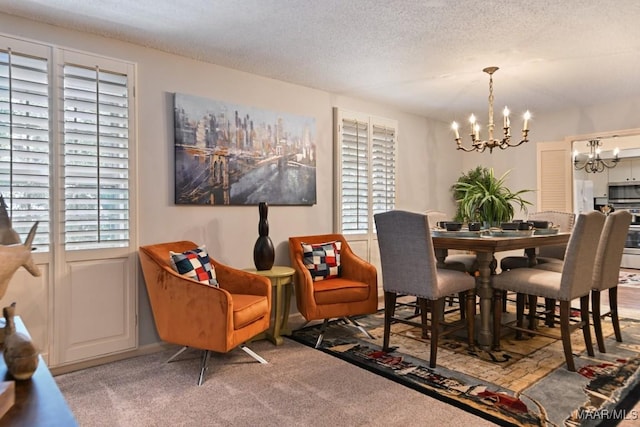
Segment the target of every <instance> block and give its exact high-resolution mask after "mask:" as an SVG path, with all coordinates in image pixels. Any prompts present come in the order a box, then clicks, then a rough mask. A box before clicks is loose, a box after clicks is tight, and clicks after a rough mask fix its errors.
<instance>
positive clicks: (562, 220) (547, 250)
mask: <svg viewBox="0 0 640 427" xmlns="http://www.w3.org/2000/svg"><path fill="white" fill-rule="evenodd" d="M527 219H528V220H529V221H551V222H552V223H553V226H554V227H558V228H559V231H560V232H562V233H567V232H571V230H572V229H573V225H574V224H575V221H576V215H575V214H574V213H573V212H561V211H540V212H532V213H530V214H529V215H528V217H527ZM566 248H567V246H566V245H552V246H542V247H540V248H539V250H538V256H539V257H547V258H557V259H564V254H565V251H566Z"/></svg>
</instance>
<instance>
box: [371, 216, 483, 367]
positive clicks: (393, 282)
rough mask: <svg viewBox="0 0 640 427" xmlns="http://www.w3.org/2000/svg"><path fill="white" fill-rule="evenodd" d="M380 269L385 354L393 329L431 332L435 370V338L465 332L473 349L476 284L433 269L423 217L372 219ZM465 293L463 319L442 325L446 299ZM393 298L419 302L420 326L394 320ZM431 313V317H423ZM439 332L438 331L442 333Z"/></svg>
mask: <svg viewBox="0 0 640 427" xmlns="http://www.w3.org/2000/svg"><path fill="white" fill-rule="evenodd" d="M374 220H375V224H376V230H377V234H378V246H379V248H380V261H381V265H382V281H383V283H382V286H383V289H384V338H383V344H382V348H383V350H385V351H388V350H389V338H390V332H391V324H392V323H405V324H409V325H412V326H418V327H420V328H422V330H423V332H426V331H427V323H430V328H429V331H430V332H431V344H430V357H429V366H431V367H432V368H434V367H435V366H436V356H437V349H438V338H439V337H440V336H443V335H446V334H449V333H451V332H454V331H456V330H459V329H461V328H464V326H465V323H466V326H467V339H468V342H469V346H470V347H471V348H473V346H474V322H475V286H476V283H475V278H474V277H472V276H470V275H468V274H466V273H463V272H461V271H456V270H449V269H439V268H437V267H436V258H435V252H434V249H433V241H432V240H431V231H430V229H429V219H428V217H427V216H426V215H424V214H419V213H413V212H406V211H399V210H395V211H389V212H384V213H379V214H376V215H374ZM459 292H466V311H467V316H466V318H465V319H460V320H458V321H456V322H449V323H445V322H444V321H443V320H442V317H443V311H444V300H445V297H447V296H448V295H451V294H455V293H459ZM397 295H411V296H416V297H418V301H419V304H420V309H421V315H422V322H421V323H417V322H415V321H412V320H410V319H406V318H401V317H396V315H395V311H396V297H397ZM429 313H430V316H429V315H428V314H429ZM441 329H443V330H442V331H441Z"/></svg>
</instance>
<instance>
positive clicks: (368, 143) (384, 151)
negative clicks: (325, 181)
mask: <svg viewBox="0 0 640 427" xmlns="http://www.w3.org/2000/svg"><path fill="white" fill-rule="evenodd" d="M335 122H336V132H335V139H336V148H335V152H336V166H337V167H336V174H337V175H336V180H335V181H336V183H337V186H336V195H337V200H336V201H337V203H336V224H337V226H338V230H337V231H338V232H339V233H342V234H351V235H354V234H359V235H372V234H373V232H374V224H373V215H374V214H375V213H378V212H385V211H388V210H391V209H394V207H395V197H396V173H395V167H396V165H395V163H396V139H397V136H396V134H397V123H396V122H394V121H391V120H387V119H381V118H375V117H371V116H368V115H366V114H361V113H354V112H349V111H346V110H339V109H336V110H335Z"/></svg>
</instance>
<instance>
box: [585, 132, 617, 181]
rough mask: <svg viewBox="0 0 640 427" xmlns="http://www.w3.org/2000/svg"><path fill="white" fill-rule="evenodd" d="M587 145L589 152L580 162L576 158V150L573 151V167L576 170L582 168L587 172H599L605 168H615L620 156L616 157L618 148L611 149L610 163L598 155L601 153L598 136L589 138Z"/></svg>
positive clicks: (600, 142)
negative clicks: (611, 157)
mask: <svg viewBox="0 0 640 427" xmlns="http://www.w3.org/2000/svg"><path fill="white" fill-rule="evenodd" d="M587 147H589V154H588V155H587V158H586V159H585V160H584V163H582V164H580V160H578V156H579V153H578V151H577V150H575V151H574V152H573V167H574V168H575V169H576V170H581V169H584V171H585V172H587V173H600V172H604V171H605V169H612V168H615V167H616V165H617V164H618V162H619V161H620V158H619V157H618V154H619V153H620V150H619V149H618V148H615V149H614V150H613V159H611V163H607V161H606V160H603V159H602V158H601V157H600V155H601V153H602V150H601V148H600V147H602V141H601V140H600V138H597V139H591V140H589V141H588V142H587Z"/></svg>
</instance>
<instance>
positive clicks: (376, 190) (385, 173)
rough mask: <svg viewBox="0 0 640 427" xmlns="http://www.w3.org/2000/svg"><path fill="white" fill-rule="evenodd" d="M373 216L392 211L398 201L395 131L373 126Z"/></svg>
mask: <svg viewBox="0 0 640 427" xmlns="http://www.w3.org/2000/svg"><path fill="white" fill-rule="evenodd" d="M372 128H373V133H372V135H373V139H372V151H371V161H372V194H373V200H372V201H373V207H372V215H375V214H377V213H380V212H386V211H389V210H392V209H393V208H394V207H395V199H396V158H395V129H394V128H390V127H386V126H378V125H373V126H372Z"/></svg>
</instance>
